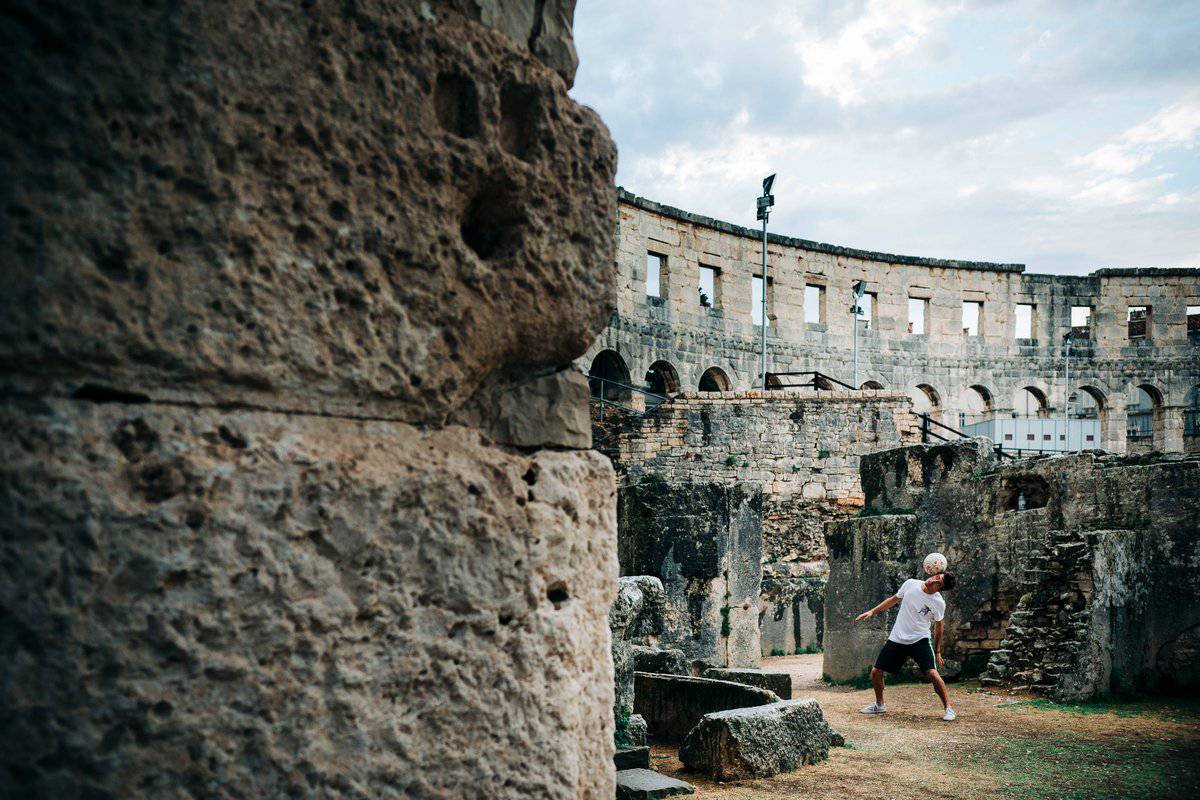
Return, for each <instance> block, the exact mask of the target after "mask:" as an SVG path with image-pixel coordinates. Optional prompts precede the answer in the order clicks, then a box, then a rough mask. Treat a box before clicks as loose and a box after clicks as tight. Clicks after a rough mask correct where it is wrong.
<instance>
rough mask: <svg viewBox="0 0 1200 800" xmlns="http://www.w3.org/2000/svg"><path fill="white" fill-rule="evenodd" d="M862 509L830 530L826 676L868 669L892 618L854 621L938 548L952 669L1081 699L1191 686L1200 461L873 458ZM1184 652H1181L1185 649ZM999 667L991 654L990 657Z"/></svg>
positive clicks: (963, 452) (961, 451)
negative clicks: (955, 581) (948, 585)
mask: <svg viewBox="0 0 1200 800" xmlns="http://www.w3.org/2000/svg"><path fill="white" fill-rule="evenodd" d="M863 487H864V491H865V493H866V508H865V510H864V514H867V515H868V516H863V517H860V518H856V519H853V520H847V521H843V522H837V523H831V524H830V526H829V528H828V529H827V531H826V538H827V541H828V545H829V552H830V574H829V584H828V587H827V591H826V600H825V603H826V605H825V610H826V616H825V625H826V635H825V671H826V672H827V673H828V674H829V675H831V676H832V677H834V678H840V679H845V678H850V677H853V676H855V675H858V674H861V673H862V672H863V671H864V670H865V669H867V668H868V667H869V666H870V664H871V662H872V659H873V658H874V655H875V652H876V651H877V650H878V648H879V646H880V644H881V643H882V641H883V639H884V637H885V636H886V630H887V626H888V625H889V624H890V619H881V620H879V621H878V622H874V621H872V622H869V623H855V622H853V618H854V615H855V614H857V613H859V612H861V611H863V610H864V609H867V608H870V607H871V606H873V605H875V604H876V603H877V602H879V600H881V599H883V598H884V597H886V596H887V595H888V594H889V593H891V592H893V591H895V588H896V587H897V586H898V585H899V583H900V582H901V581H902V580H904V579H905V578H908V577H914V576H917V575H918V573H919V571H920V562H921V559H922V558H923V557H924V555H925V554H926V553H929V552H931V551H935V550H936V551H940V552H942V553H945V554H946V556H947V558H948V559H949V562H950V569H951V570H952V571H954V572H955V573H956V575H958V577H959V585H958V587H957V588H956V589H955V590H954V591H953V592H951V593H949V594H948V595H947V613H946V646H945V652H946V656H947V664H948V666H949V667H950V672H951V673H952V674H955V673H958V672H959V671H960V670H961V671H962V672H963V673H964V674H974V673H977V672H979V670H980V669H981V668H983V667H984V666H986V668H987V673H986V675H985V678H986V679H987V680H988V681H990V682H992V683H1005V684H1011V685H1015V686H1022V687H1033V688H1035V689H1038V690H1042V691H1046V692H1049V693H1051V694H1052V695H1054V696H1056V697H1059V698H1071V699H1078V698H1083V697H1089V696H1094V695H1096V694H1103V693H1107V692H1112V691H1126V690H1144V689H1147V688H1151V687H1154V686H1163V685H1172V684H1173V685H1178V686H1193V685H1196V684H1197V682H1198V676H1197V673H1196V670H1195V668H1194V665H1188V664H1187V662H1186V661H1182V664H1183V665H1184V668H1183V669H1182V670H1181V669H1179V667H1180V666H1181V658H1180V656H1179V655H1177V654H1187V653H1191V652H1193V650H1194V648H1195V641H1196V639H1197V637H1198V635H1200V634H1198V633H1197V631H1198V630H1200V628H1198V626H1200V600H1198V598H1200V582H1198V579H1197V577H1196V571H1195V569H1194V564H1195V559H1196V557H1197V554H1198V553H1200V538H1198V537H1200V460H1197V459H1196V458H1195V457H1194V456H1183V455H1173V456H1171V455H1168V456H1164V455H1134V456H1119V455H1110V454H1104V453H1100V452H1085V453H1081V454H1078V455H1070V456H1057V457H1043V458H1034V459H1027V460H1023V461H1016V462H1012V461H1007V462H998V461H997V460H996V456H995V454H994V453H993V452H992V450H991V449H990V442H988V441H987V440H984V439H977V440H970V441H964V442H961V443H958V444H954V445H946V446H936V447H934V446H915V447H907V448H899V449H896V450H892V451H887V452H881V453H877V454H874V455H869V456H865V457H864V458H863ZM1184 658H1186V656H1184ZM989 659H990V661H989Z"/></svg>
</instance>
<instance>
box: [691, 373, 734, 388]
mask: <svg viewBox="0 0 1200 800" xmlns="http://www.w3.org/2000/svg"><path fill="white" fill-rule="evenodd" d="M731 385H732V384H731V383H730V382H729V376H728V375H726V374H725V370H723V369H721V368H720V367H709V368H708V369H706V370H704V374H703V375H701V376H700V385H699V389H700V391H702V392H728V391H729V390H730V386H731Z"/></svg>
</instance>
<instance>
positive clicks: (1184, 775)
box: [992, 712, 1200, 800]
mask: <svg viewBox="0 0 1200 800" xmlns="http://www.w3.org/2000/svg"><path fill="white" fill-rule="evenodd" d="M1095 713H1099V712H1095ZM992 766H993V768H994V769H995V770H996V771H997V772H999V773H1000V774H1001V775H1002V776H1003V778H1004V780H1005V782H1006V783H1007V784H1009V785H1006V786H1005V787H1004V789H1003V790H1002V794H1001V797H1003V798H1006V799H1007V800H1117V799H1118V798H1131V799H1132V798H1148V797H1153V798H1176V797H1177V798H1183V797H1195V796H1196V791H1197V790H1198V789H1200V746H1198V745H1197V744H1196V743H1195V742H1194V741H1193V742H1180V741H1165V740H1152V739H1145V740H1142V741H1137V742H1132V741H1121V740H1115V741H1114V740H1110V741H1106V742H1099V741H1095V740H1091V739H1087V738H1084V737H1081V736H1077V735H1074V734H1072V733H1069V732H1063V733H1062V734H1060V735H1059V736H1057V737H1055V738H1053V739H1015V738H1014V739H1009V740H1006V741H1004V742H1003V744H1002V746H1001V748H1000V751H999V752H998V753H996V755H995V757H994V758H993V760H992Z"/></svg>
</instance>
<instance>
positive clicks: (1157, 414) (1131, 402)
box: [1125, 383, 1166, 453]
mask: <svg viewBox="0 0 1200 800" xmlns="http://www.w3.org/2000/svg"><path fill="white" fill-rule="evenodd" d="M1165 404H1166V397H1165V396H1164V394H1163V391H1162V390H1161V389H1159V388H1158V387H1157V386H1155V385H1154V384H1152V383H1138V384H1134V386H1133V389H1132V391H1130V392H1129V395H1128V396H1127V398H1126V400H1125V448H1126V450H1127V451H1128V452H1130V453H1137V452H1146V451H1149V450H1161V449H1162V446H1163V439H1164V430H1163V423H1164V416H1165V415H1164V412H1163V406H1164V405H1165Z"/></svg>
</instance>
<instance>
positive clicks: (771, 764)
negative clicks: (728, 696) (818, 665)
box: [679, 698, 834, 781]
mask: <svg viewBox="0 0 1200 800" xmlns="http://www.w3.org/2000/svg"><path fill="white" fill-rule="evenodd" d="M833 740H834V732H833V729H832V728H830V727H829V723H828V722H826V721H825V715H824V714H823V713H822V712H821V706H820V705H819V704H818V703H817V701H816V700H813V699H811V698H810V699H807V700H783V701H781V702H778V703H771V704H770V705H765V706H755V707H752V708H735V709H731V710H729V711H718V712H715V713H712V714H706V715H705V716H704V718H703V719H701V720H700V723H699V724H698V725H696V727H695V728H693V729H692V731H691V733H689V734H688V736H687V738H686V739H685V740H684V742H683V746H681V747H680V748H679V759H680V760H681V761H682V762H683V763H684V765H685V766H686V767H688V769H694V770H697V771H699V772H705V773H708V774H709V775H712V776H713V777H714V778H716V779H717V780H720V781H732V780H740V779H742V778H765V777H768V776H771V775H778V774H779V773H781V772H791V771H792V770H794V769H797V768H798V767H801V766H803V765H804V764H815V763H816V762H818V761H822V760H824V759H825V758H827V757H828V756H829V747H830V745H831V743H832V742H833Z"/></svg>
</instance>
